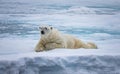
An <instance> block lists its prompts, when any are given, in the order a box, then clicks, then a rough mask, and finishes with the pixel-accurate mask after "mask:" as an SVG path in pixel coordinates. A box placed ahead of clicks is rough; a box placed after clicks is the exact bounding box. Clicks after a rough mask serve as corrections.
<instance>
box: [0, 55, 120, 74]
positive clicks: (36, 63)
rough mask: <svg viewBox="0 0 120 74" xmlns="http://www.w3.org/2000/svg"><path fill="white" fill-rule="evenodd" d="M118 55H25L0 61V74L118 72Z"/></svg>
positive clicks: (118, 73)
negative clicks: (16, 58)
mask: <svg viewBox="0 0 120 74" xmlns="http://www.w3.org/2000/svg"><path fill="white" fill-rule="evenodd" d="M119 69H120V56H92V55H87V56H66V57H65V56H64V57H57V56H56V57H51V56H39V57H32V58H30V57H26V58H21V59H18V60H14V61H13V60H12V61H10V60H2V61H0V74H120V70H119Z"/></svg>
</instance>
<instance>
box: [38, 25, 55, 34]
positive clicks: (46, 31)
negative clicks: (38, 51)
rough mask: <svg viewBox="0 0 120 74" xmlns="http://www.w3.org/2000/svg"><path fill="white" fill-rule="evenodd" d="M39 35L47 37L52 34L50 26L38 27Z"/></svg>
mask: <svg viewBox="0 0 120 74" xmlns="http://www.w3.org/2000/svg"><path fill="white" fill-rule="evenodd" d="M39 29H40V33H41V35H48V34H50V33H51V32H52V29H53V28H52V27H51V26H41V27H39Z"/></svg>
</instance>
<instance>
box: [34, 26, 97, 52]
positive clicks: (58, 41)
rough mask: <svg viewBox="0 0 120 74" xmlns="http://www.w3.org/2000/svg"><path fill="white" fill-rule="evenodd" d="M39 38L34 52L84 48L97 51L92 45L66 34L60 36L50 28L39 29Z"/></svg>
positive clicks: (58, 32)
mask: <svg viewBox="0 0 120 74" xmlns="http://www.w3.org/2000/svg"><path fill="white" fill-rule="evenodd" d="M39 29H40V33H41V38H40V40H39V42H38V44H37V45H36V47H35V51H36V52H39V51H43V50H51V49H55V48H69V49H77V48H85V49H97V46H96V45H95V44H94V43H91V42H89V43H84V42H83V41H81V40H79V39H77V38H75V37H73V36H71V35H67V34H62V33H60V31H58V30H57V29H56V28H53V27H51V26H42V27H39Z"/></svg>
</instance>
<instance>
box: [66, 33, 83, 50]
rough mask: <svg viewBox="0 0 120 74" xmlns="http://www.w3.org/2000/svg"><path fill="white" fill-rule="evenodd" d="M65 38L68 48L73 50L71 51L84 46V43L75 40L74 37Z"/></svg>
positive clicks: (67, 36)
mask: <svg viewBox="0 0 120 74" xmlns="http://www.w3.org/2000/svg"><path fill="white" fill-rule="evenodd" d="M64 38H65V42H66V44H67V48H71V49H74V48H80V46H81V44H82V42H81V41H80V40H79V39H77V38H75V37H74V36H71V35H67V34H65V35H64Z"/></svg>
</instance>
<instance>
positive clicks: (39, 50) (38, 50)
mask: <svg viewBox="0 0 120 74" xmlns="http://www.w3.org/2000/svg"><path fill="white" fill-rule="evenodd" d="M35 51H36V52H41V51H43V48H39V49H35Z"/></svg>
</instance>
